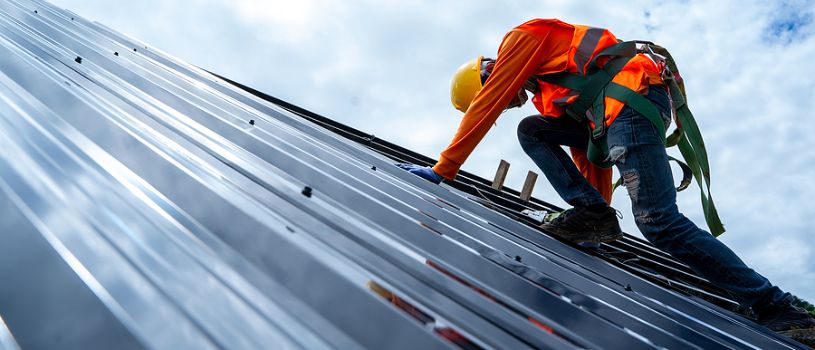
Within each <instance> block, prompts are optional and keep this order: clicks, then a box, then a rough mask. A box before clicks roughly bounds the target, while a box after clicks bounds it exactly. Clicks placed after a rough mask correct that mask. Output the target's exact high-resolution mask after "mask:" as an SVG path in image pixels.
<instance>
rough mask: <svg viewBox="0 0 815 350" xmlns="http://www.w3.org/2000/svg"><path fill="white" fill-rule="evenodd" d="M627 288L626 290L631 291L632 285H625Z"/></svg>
mask: <svg viewBox="0 0 815 350" xmlns="http://www.w3.org/2000/svg"><path fill="white" fill-rule="evenodd" d="M625 290H626V291H628V292H630V291H631V285H630V284H626V285H625Z"/></svg>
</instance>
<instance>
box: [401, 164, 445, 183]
mask: <svg viewBox="0 0 815 350" xmlns="http://www.w3.org/2000/svg"><path fill="white" fill-rule="evenodd" d="M396 166H398V167H400V168H402V169H403V170H407V171H409V172H410V173H411V174H414V175H419V176H420V177H421V178H423V179H425V180H427V181H430V182H432V183H434V184H437V185H438V184H440V183H441V181H442V180H444V178H443V177H441V175H439V174H436V172H435V171H433V168H431V167H429V166H421V165H416V164H410V163H399V164H396Z"/></svg>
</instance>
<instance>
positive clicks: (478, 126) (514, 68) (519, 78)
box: [433, 30, 552, 180]
mask: <svg viewBox="0 0 815 350" xmlns="http://www.w3.org/2000/svg"><path fill="white" fill-rule="evenodd" d="M544 42H545V40H541V39H539V38H538V37H535V36H532V35H530V34H528V33H526V32H523V31H518V30H513V31H510V32H509V33H507V35H506V36H505V37H504V41H503V42H502V43H501V47H500V48H499V49H498V57H497V58H496V61H495V67H494V68H493V71H492V74H490V77H489V79H487V82H486V84H484V88H483V89H481V91H480V92H479V93H478V94H477V95H476V96H475V99H474V100H473V102H472V103H471V104H470V107H469V108H468V109H467V112H466V113H464V117H463V118H462V119H461V124H459V127H458V130H457V131H456V134H455V136H453V140H452V141H451V142H450V145H449V146H447V148H446V149H445V150H444V151H442V152H441V155H440V156H439V160H438V162H437V163H436V165H435V166H434V167H433V171H435V172H436V173H437V174H439V175H441V176H442V177H444V178H445V179H448V180H452V179H453V178H455V177H456V174H457V173H458V170H459V168H461V165H462V164H464V161H465V160H466V159H467V157H469V156H470V153H472V152H473V150H474V149H475V147H476V146H477V145H478V143H479V142H481V140H482V139H483V138H484V136H485V135H486V134H487V131H489V130H490V128H491V127H492V125H493V124H494V123H495V121H496V120H497V119H498V117H499V116H500V115H501V112H503V111H504V109H505V108H506V106H507V105H509V102H510V101H511V100H512V98H513V97H515V96H516V94H517V93H518V90H520V89H521V87H522V86H523V84H524V82H525V81H526V80H527V79H528V78H529V77H530V76H532V74H534V73H535V72H536V71H537V69H538V67H539V66H540V65H541V63H542V62H545V61H546V60H547V58H548V56H549V55H551V54H552V53H551V50H547V49H546V47H545V45H544V44H543V43H544Z"/></svg>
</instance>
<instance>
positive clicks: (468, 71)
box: [450, 56, 484, 112]
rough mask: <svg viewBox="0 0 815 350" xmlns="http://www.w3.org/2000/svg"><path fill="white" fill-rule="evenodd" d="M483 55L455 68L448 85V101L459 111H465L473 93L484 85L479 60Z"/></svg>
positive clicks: (471, 100) (482, 58) (473, 95)
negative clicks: (451, 80)
mask: <svg viewBox="0 0 815 350" xmlns="http://www.w3.org/2000/svg"><path fill="white" fill-rule="evenodd" d="M483 60H484V56H478V58H476V59H473V60H469V61H467V62H466V63H464V64H463V65H462V66H461V67H459V68H458V70H456V74H454V75H453V82H452V84H451V85H450V101H451V102H453V107H456V109H458V110H459V111H462V112H467V108H468V107H470V103H471V102H473V99H474V98H475V95H476V94H478V92H479V91H481V88H482V87H484V85H483V84H482V83H481V61H483Z"/></svg>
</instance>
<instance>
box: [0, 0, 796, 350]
mask: <svg viewBox="0 0 815 350" xmlns="http://www.w3.org/2000/svg"><path fill="white" fill-rule="evenodd" d="M270 101H274V100H273V99H272V98H270V97H268V96H264V95H262V94H260V93H257V92H253V91H251V90H245V89H242V88H241V87H240V86H236V85H235V84H232V83H230V82H229V81H226V80H224V79H221V78H219V77H217V76H215V75H212V74H210V73H208V72H205V71H203V70H201V69H198V68H196V67H194V66H191V65H189V64H186V63H184V62H180V61H178V60H176V59H174V58H172V57H170V56H168V55H166V54H164V53H162V52H159V51H157V50H154V49H150V48H149V47H148V46H145V45H144V44H143V43H140V42H138V41H136V40H134V39H131V38H127V37H124V36H122V35H120V34H118V33H116V32H115V31H113V30H111V29H108V28H106V27H104V26H102V25H100V24H97V23H92V22H88V21H85V20H83V19H82V18H80V17H79V16H77V15H75V14H73V13H70V12H68V11H65V10H61V9H57V8H55V7H53V6H51V5H49V4H47V3H45V2H40V1H25V0H13V1H4V2H0V209H2V213H3V214H2V216H0V232H2V235H0V239H1V240H2V242H3V243H2V244H0V281H2V283H0V316H2V317H3V319H4V320H5V321H6V322H5V324H6V325H7V326H8V328H7V329H8V331H4V330H5V329H6V328H5V327H0V346H5V347H6V348H14V347H15V346H16V345H15V344H17V343H18V344H20V346H22V347H23V348H53V347H60V348H113V347H115V348H173V349H175V348H196V349H205V348H270V347H271V348H307V349H323V348H338V349H354V348H392V349H401V348H404V349H415V348H421V349H436V348H439V349H441V348H456V347H460V348H469V347H473V348H501V349H509V348H511V349H523V348H548V349H565V348H625V349H651V348H663V347H667V348H683V349H684V348H704V349H714V348H721V349H725V348H742V349H758V348H764V349H767V348H777V349H785V348H795V347H796V346H798V345H796V344H795V343H792V342H790V341H789V340H786V339H785V338H782V337H779V336H776V335H775V334H773V333H771V332H769V331H767V330H766V329H764V328H762V327H760V326H757V325H755V324H753V323H752V322H750V321H748V320H746V319H744V318H742V317H740V316H737V315H735V314H733V313H731V312H729V311H726V310H724V309H722V308H720V307H719V306H716V305H714V304H711V303H710V301H712V302H715V303H717V304H719V305H725V306H726V305H728V303H732V301H730V300H729V299H728V298H727V296H726V295H721V294H719V293H717V291H716V289H715V287H712V286H706V285H705V283H706V282H705V281H704V280H701V279H699V278H698V277H696V276H693V275H692V273H690V272H689V270H687V268H686V267H684V266H683V265H682V264H679V263H677V262H675V261H673V260H671V259H670V258H669V257H667V256H664V254H661V253H659V252H657V251H655V250H653V249H652V248H650V247H648V245H647V244H646V243H643V242H640V241H637V240H635V239H632V238H627V239H626V240H624V241H623V242H619V243H616V244H615V245H609V246H608V247H607V248H608V249H609V250H610V251H611V250H617V251H619V252H623V253H625V254H633V255H634V256H636V257H638V258H641V259H642V260H643V261H647V262H649V264H650V265H647V264H646V265H638V266H640V267H632V266H627V265H625V264H618V263H615V262H614V259H608V258H603V257H601V256H598V255H597V254H595V253H592V252H587V251H585V250H580V249H576V247H575V246H573V245H571V244H568V243H565V242H561V241H559V240H557V239H555V238H552V237H550V236H548V235H546V234H544V233H542V232H540V231H539V230H537V229H536V228H535V227H534V226H533V225H528V224H527V223H525V222H524V221H523V220H520V219H519V218H518V217H514V216H512V212H511V210H505V208H504V209H502V206H501V205H498V204H496V203H497V202H496V201H489V200H485V199H484V198H475V197H473V196H472V195H471V194H470V193H468V192H467V191H466V190H464V191H463V190H462V189H461V188H458V187H456V186H453V187H451V186H448V185H444V186H435V185H432V184H429V183H427V182H425V181H423V180H421V179H419V178H417V177H415V176H413V175H411V174H408V173H406V172H404V171H402V170H400V169H398V168H396V167H394V166H392V163H393V162H394V161H396V160H398V159H401V158H400V157H398V156H396V155H394V154H389V153H388V152H376V151H375V149H376V148H375V147H366V146H365V145H362V144H358V143H355V142H353V141H351V140H349V139H348V138H346V137H347V136H349V135H343V132H341V131H342V130H337V128H334V129H331V128H325V127H324V126H326V124H325V123H322V124H320V123H314V119H313V117H314V115H312V114H309V113H307V111H306V112H303V111H301V110H298V109H296V108H292V106H290V105H287V104H283V103H272V102H270ZM340 129H341V128H340ZM343 136H346V137H343ZM371 142H372V141H370V140H369V142H368V143H369V144H370V143H371ZM396 153H398V152H396ZM465 177H466V176H465ZM478 181H480V180H478V179H475V180H473V182H472V184H470V185H468V186H477V185H478ZM473 188H476V189H477V187H473ZM510 194H511V193H510ZM487 199H489V198H487ZM537 202H539V201H537ZM539 204H540V203H539ZM642 266H651V267H653V268H654V269H656V270H649V269H648V268H644V267H642ZM659 271H668V272H670V273H671V275H670V276H681V277H682V279H681V281H680V280H679V279H676V280H672V279H670V278H669V277H670V276H669V277H664V276H663V277H660V276H661V275H660V272H659ZM660 278H665V279H667V280H668V281H669V282H671V281H673V282H675V283H674V284H676V285H677V286H679V287H678V288H677V289H666V288H665V287H664V286H663V285H662V284H660V283H655V281H657V282H658V281H661V280H660ZM684 290H694V291H696V292H697V294H696V296H693V295H686V294H683V293H680V291H684ZM2 325H3V323H0V326H2Z"/></svg>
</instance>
